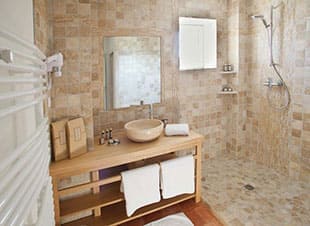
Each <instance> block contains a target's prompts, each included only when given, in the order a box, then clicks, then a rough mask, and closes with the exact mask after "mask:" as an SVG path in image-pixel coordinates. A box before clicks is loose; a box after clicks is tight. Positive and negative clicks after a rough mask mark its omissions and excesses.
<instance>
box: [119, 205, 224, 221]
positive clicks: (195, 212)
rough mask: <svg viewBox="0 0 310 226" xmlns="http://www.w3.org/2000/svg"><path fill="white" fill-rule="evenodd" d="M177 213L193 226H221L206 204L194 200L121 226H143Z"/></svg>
mask: <svg viewBox="0 0 310 226" xmlns="http://www.w3.org/2000/svg"><path fill="white" fill-rule="evenodd" d="M179 212H183V213H185V215H186V216H187V217H188V218H189V219H190V220H191V221H192V222H193V224H194V225H195V226H223V225H222V224H221V223H220V222H219V220H217V219H216V218H215V216H214V215H213V214H212V213H211V211H210V209H209V207H208V206H207V205H206V204H204V203H203V202H200V203H198V204H196V203H195V202H194V200H188V201H185V202H183V203H180V204H177V205H174V206H171V207H168V208H166V209H163V210H160V211H157V212H155V213H152V214H149V215H147V216H144V217H141V218H138V219H136V220H133V221H130V222H128V223H125V224H122V226H143V225H144V224H147V223H150V222H152V221H154V220H158V219H160V218H162V217H165V216H168V215H170V214H175V213H179Z"/></svg>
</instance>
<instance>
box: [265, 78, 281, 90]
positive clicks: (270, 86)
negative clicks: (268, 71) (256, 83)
mask: <svg viewBox="0 0 310 226" xmlns="http://www.w3.org/2000/svg"><path fill="white" fill-rule="evenodd" d="M264 86H268V87H269V88H272V87H273V86H283V82H282V81H276V82H274V81H273V79H272V78H268V79H267V81H265V82H264Z"/></svg>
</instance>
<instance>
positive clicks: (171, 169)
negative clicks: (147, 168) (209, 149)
mask: <svg viewBox="0 0 310 226" xmlns="http://www.w3.org/2000/svg"><path fill="white" fill-rule="evenodd" d="M160 167H161V189H162V196H163V198H164V199H167V198H171V197H174V196H177V195H181V194H192V193H194V192H195V169H194V168H195V160H194V158H193V156H192V155H187V156H184V157H179V158H176V159H171V160H167V161H164V162H161V163H160Z"/></svg>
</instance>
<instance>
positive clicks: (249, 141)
mask: <svg viewBox="0 0 310 226" xmlns="http://www.w3.org/2000/svg"><path fill="white" fill-rule="evenodd" d="M227 9H228V12H227V14H228V21H227V27H228V48H227V49H228V51H227V52H228V54H227V55H228V59H227V61H228V62H229V63H232V64H234V65H237V71H238V73H237V75H236V76H234V77H233V76H232V77H230V78H228V80H229V81H228V82H230V83H231V84H232V86H234V87H237V90H238V91H239V94H238V95H237V96H233V97H231V96H227V97H225V98H223V99H222V101H223V113H222V114H223V115H222V116H223V118H224V119H223V120H224V122H222V127H223V128H222V134H223V139H224V140H223V142H222V143H223V144H222V150H223V151H222V152H221V154H214V155H212V150H210V153H211V158H209V159H208V160H206V162H205V163H204V164H203V192H202V194H203V199H204V200H205V201H206V202H207V203H208V204H209V205H210V208H211V209H212V210H213V212H214V213H215V214H216V215H217V217H218V218H219V219H221V220H222V221H223V223H225V224H227V225H238V226H239V225H247V226H248V225H253V226H254V225H255V226H257V225H264V226H265V225H266V226H267V225H281V226H282V225H310V219H309V216H308V213H309V211H310V201H309V200H310V195H309V194H310V184H309V181H310V168H309V166H310V96H309V94H310V93H309V86H310V79H309V78H310V77H309V74H310V54H309V53H310V52H309V37H310V36H309V35H310V17H309V16H310V2H309V1H292V0H285V1H270V0H266V1H258V0H253V1H245V0H244V1H235V0H231V1H228V7H227Z"/></svg>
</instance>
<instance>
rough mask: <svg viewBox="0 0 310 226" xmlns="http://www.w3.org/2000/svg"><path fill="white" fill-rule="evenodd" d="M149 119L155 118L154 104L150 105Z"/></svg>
mask: <svg viewBox="0 0 310 226" xmlns="http://www.w3.org/2000/svg"><path fill="white" fill-rule="evenodd" d="M149 119H153V104H152V103H151V104H150V105H149Z"/></svg>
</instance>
